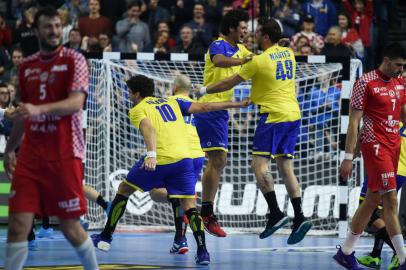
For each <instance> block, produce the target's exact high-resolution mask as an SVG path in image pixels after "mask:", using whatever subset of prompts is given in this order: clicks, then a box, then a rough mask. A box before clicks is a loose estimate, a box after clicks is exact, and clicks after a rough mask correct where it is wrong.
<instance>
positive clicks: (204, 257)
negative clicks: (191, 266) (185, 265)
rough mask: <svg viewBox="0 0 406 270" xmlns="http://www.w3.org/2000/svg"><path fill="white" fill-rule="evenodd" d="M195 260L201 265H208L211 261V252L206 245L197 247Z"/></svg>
mask: <svg viewBox="0 0 406 270" xmlns="http://www.w3.org/2000/svg"><path fill="white" fill-rule="evenodd" d="M195 261H196V263H197V264H200V265H208V264H209V263H210V254H209V252H207V249H206V247H199V248H197V253H196V256H195Z"/></svg>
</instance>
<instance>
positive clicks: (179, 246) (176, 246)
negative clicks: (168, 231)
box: [169, 237, 189, 254]
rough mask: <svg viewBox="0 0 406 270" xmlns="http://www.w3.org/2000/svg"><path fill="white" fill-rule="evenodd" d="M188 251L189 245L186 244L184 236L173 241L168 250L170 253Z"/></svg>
mask: <svg viewBox="0 0 406 270" xmlns="http://www.w3.org/2000/svg"><path fill="white" fill-rule="evenodd" d="M188 251H189V247H188V245H187V240H186V237H182V238H181V239H179V240H177V241H176V240H175V241H173V245H172V248H171V249H170V250H169V252H170V253H172V254H173V253H177V254H185V253H187V252H188Z"/></svg>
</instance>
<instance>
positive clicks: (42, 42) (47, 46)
mask: <svg viewBox="0 0 406 270" xmlns="http://www.w3.org/2000/svg"><path fill="white" fill-rule="evenodd" d="M39 43H40V46H41V49H42V50H45V51H48V52H52V51H55V50H56V49H57V48H58V47H59V46H61V44H62V39H59V42H58V45H52V44H49V43H48V42H46V40H40V41H39Z"/></svg>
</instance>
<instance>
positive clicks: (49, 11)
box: [34, 6, 59, 28]
mask: <svg viewBox="0 0 406 270" xmlns="http://www.w3.org/2000/svg"><path fill="white" fill-rule="evenodd" d="M42 16H46V17H59V13H58V11H57V10H56V9H55V8H53V7H51V6H46V7H42V8H40V9H39V10H38V11H37V13H36V14H35V17H34V27H35V28H38V22H39V19H41V17H42Z"/></svg>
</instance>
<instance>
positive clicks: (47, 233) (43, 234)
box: [36, 226, 54, 238]
mask: <svg viewBox="0 0 406 270" xmlns="http://www.w3.org/2000/svg"><path fill="white" fill-rule="evenodd" d="M36 236H37V237H38V238H53V237H54V229H52V228H51V227H49V228H48V229H45V228H44V227H42V226H41V228H40V229H39V231H38V233H37V235H36Z"/></svg>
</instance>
